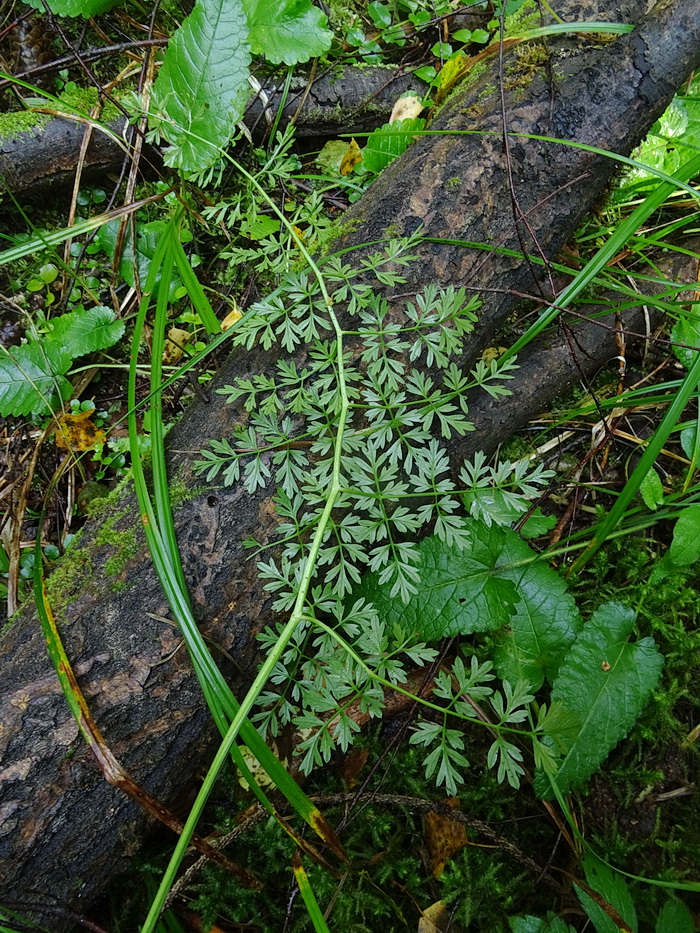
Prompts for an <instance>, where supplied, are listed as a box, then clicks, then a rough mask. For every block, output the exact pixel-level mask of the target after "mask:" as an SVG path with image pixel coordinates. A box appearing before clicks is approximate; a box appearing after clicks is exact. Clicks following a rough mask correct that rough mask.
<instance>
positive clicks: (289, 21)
mask: <svg viewBox="0 0 700 933" xmlns="http://www.w3.org/2000/svg"><path fill="white" fill-rule="evenodd" d="M243 9H244V10H245V15H246V18H247V20H248V28H249V41H250V47H251V49H252V50H253V52H254V53H255V54H256V55H264V56H265V58H266V59H267V60H268V61H269V62H271V63H272V64H273V65H279V64H280V63H281V62H284V64H285V65H298V64H299V63H300V62H307V61H308V60H309V59H310V58H318V56H319V55H323V54H324V52H327V51H328V49H329V48H330V47H331V41H332V39H333V33H332V32H331V31H330V30H329V29H327V28H326V15H325V13H323V12H322V11H321V10H319V9H318V8H317V7H315V6H314V5H313V4H312V3H310V2H309V0H243Z"/></svg>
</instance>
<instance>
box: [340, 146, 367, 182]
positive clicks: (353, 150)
mask: <svg viewBox="0 0 700 933" xmlns="http://www.w3.org/2000/svg"><path fill="white" fill-rule="evenodd" d="M362 158H363V156H362V150H361V149H360V147H359V146H358V145H357V143H356V142H355V140H354V139H352V140H350V145H349V146H348V148H347V149H346V151H345V155H344V156H343V158H342V159H341V160H340V165H339V167H338V171H339V172H340V174H341V175H349V174H350V172H352V171H353V170H354V168H355V166H356V165H359V164H360V162H362Z"/></svg>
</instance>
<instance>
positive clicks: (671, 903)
mask: <svg viewBox="0 0 700 933" xmlns="http://www.w3.org/2000/svg"><path fill="white" fill-rule="evenodd" d="M694 930H695V923H694V922H693V917H692V915H691V913H690V911H689V910H688V908H687V907H686V906H685V904H684V903H683V901H679V900H678V898H677V897H671V898H669V899H668V900H667V901H666V903H665V904H664V906H663V907H662V908H661V911H660V913H659V916H658V917H657V918H656V933H693V931H694Z"/></svg>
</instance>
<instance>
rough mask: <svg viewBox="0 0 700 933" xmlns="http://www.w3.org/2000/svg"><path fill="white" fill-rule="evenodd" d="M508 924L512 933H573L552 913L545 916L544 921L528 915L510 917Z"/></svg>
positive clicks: (569, 927)
mask: <svg viewBox="0 0 700 933" xmlns="http://www.w3.org/2000/svg"><path fill="white" fill-rule="evenodd" d="M508 923H509V924H510V928H511V930H512V933H575V931H574V928H573V927H571V926H569V924H568V923H565V921H564V920H562V919H561V917H557V916H556V914H553V913H549V914H547V918H546V920H543V919H542V918H541V917H532V916H529V915H528V916H526V917H510V918H509V920H508Z"/></svg>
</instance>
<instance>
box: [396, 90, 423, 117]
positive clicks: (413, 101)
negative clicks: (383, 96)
mask: <svg viewBox="0 0 700 933" xmlns="http://www.w3.org/2000/svg"><path fill="white" fill-rule="evenodd" d="M423 110H425V106H424V104H423V101H422V100H421V99H420V97H416V95H415V94H411V95H410V97H399V99H398V100H397V101H396V103H395V104H394V106H393V108H392V111H391V116H390V117H389V123H396V121H397V120H414V119H415V118H416V117H419V116H420V115H421V113H422V112H423Z"/></svg>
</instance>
